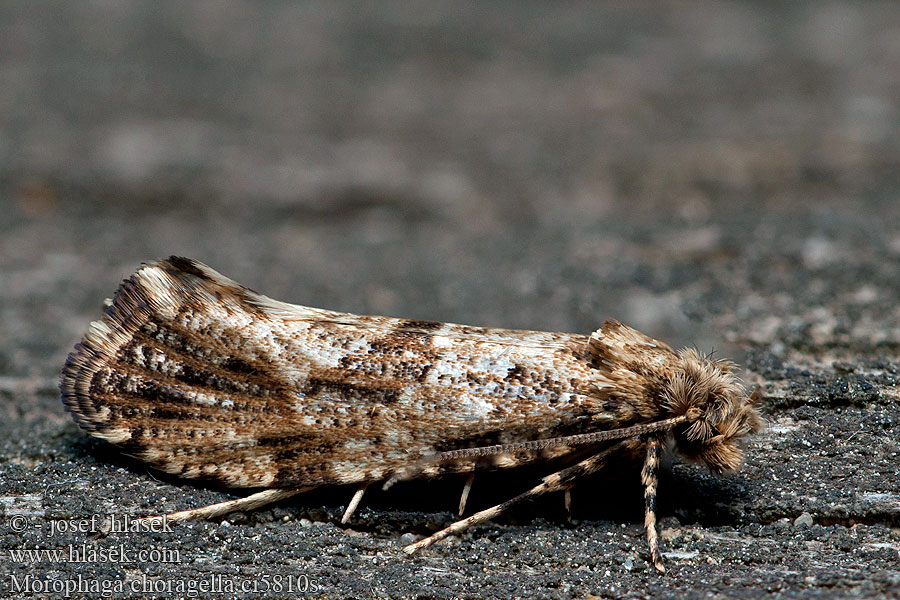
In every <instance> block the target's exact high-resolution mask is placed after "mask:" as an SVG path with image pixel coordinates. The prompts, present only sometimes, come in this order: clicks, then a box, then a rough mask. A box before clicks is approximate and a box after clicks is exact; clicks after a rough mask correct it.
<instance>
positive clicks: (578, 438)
mask: <svg viewBox="0 0 900 600" xmlns="http://www.w3.org/2000/svg"><path fill="white" fill-rule="evenodd" d="M698 413H699V410H697V409H693V408H692V409H689V410H688V412H687V413H685V414H683V415H679V416H677V417H672V418H669V419H663V420H661V421H654V422H652V423H641V424H640V425H633V426H631V427H622V428H620V429H609V430H605V431H592V432H590V433H579V434H575V435H565V436H561V437H553V438H547V439H543V440H528V441H525V442H513V443H511V444H497V445H494V446H480V447H477V448H461V449H459V450H447V451H446V452H441V453H439V454H435V455H433V456H429V457H426V460H428V461H429V462H432V461H434V462H444V461H450V460H456V459H459V458H470V457H474V456H492V455H495V454H509V453H511V452H520V451H522V450H526V451H536V450H544V449H546V448H555V447H557V446H580V445H583V444H595V443H597V442H608V441H610V440H621V439H625V438H631V437H638V436H640V435H646V434H648V433H656V432H659V431H665V430H667V429H672V428H673V427H675V426H676V425H680V424H682V423H686V422H688V421H693V420H695V419H696V418H697V416H698Z"/></svg>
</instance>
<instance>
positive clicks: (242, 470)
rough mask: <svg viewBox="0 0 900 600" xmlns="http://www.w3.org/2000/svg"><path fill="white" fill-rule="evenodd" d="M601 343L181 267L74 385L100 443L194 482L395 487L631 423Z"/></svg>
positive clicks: (115, 311) (111, 328)
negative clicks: (446, 468)
mask: <svg viewBox="0 0 900 600" xmlns="http://www.w3.org/2000/svg"><path fill="white" fill-rule="evenodd" d="M588 341H589V338H588V337H586V336H579V335H573V334H557V333H543V332H530V331H512V330H502V329H485V328H480V327H468V326H463V325H454V324H445V323H437V322H430V321H411V320H403V319H394V318H388V317H368V316H358V315H351V314H344V313H336V312H331V311H325V310H319V309H314V308H307V307H303V306H295V305H291V304H286V303H283V302H278V301H276V300H272V299H270V298H267V297H265V296H262V295H260V294H257V293H256V292H253V291H252V290H250V289H248V288H245V287H243V286H241V285H239V284H237V283H235V282H234V281H231V280H230V279H228V278H226V277H224V276H222V275H220V274H219V273H217V272H215V271H213V270H212V269H210V268H209V267H206V266H204V265H202V264H200V263H197V262H195V261H191V260H189V259H183V258H177V257H172V258H170V259H168V260H165V261H160V262H157V263H151V264H147V265H145V266H144V267H142V268H141V269H140V270H138V271H137V272H136V273H135V274H134V275H133V276H132V277H131V278H130V279H128V280H126V281H125V282H124V283H123V284H122V286H121V287H120V288H119V290H118V292H117V293H116V296H115V298H114V300H113V303H112V306H111V307H110V308H109V309H108V310H107V311H106V313H105V314H104V315H103V317H102V318H101V319H100V320H99V321H95V322H94V323H92V324H91V327H90V330H89V331H88V333H87V334H86V335H85V337H84V339H83V340H82V342H81V343H80V344H78V345H77V346H76V348H75V350H74V352H72V354H71V355H70V356H69V358H68V361H67V362H66V366H65V368H64V370H63V374H62V381H61V384H60V388H61V390H62V394H63V400H64V402H65V404H66V406H67V407H68V409H69V410H70V411H71V413H72V414H73V416H74V419H75V421H76V422H77V423H78V424H79V425H80V426H81V427H82V428H83V429H85V430H87V431H88V432H90V433H91V434H92V435H95V436H97V437H100V438H103V439H105V440H107V441H109V442H112V443H113V444H116V445H118V446H120V447H122V449H123V450H124V451H126V452H128V453H129V454H131V455H133V456H135V457H137V458H139V459H141V460H143V461H146V462H147V463H149V464H151V465H153V466H155V467H157V468H159V469H162V470H164V471H167V472H169V473H173V474H176V475H180V476H182V477H187V478H197V479H208V480H212V481H217V482H219V483H222V484H225V485H230V486H235V487H297V486H301V485H320V484H336V483H353V482H365V481H377V480H381V479H384V478H387V477H390V476H391V475H392V474H396V473H398V472H404V470H406V471H407V472H411V473H412V472H414V471H415V470H410V465H411V464H415V463H416V461H420V460H421V459H422V458H423V457H428V456H429V455H433V454H435V453H437V452H440V451H443V450H449V449H456V448H465V447H474V446H483V445H489V444H497V443H509V442H514V441H521V440H524V439H540V438H546V437H553V436H559V435H569V434H574V433H582V432H584V431H591V430H596V429H603V428H608V427H615V426H620V425H621V424H622V423H621V421H622V415H620V416H618V417H617V416H616V413H615V411H612V412H610V410H608V409H609V408H610V407H609V405H608V404H607V409H604V402H606V400H607V396H608V395H609V390H610V389H611V388H612V387H613V385H614V384H613V383H612V381H611V380H610V379H609V378H606V377H604V375H603V374H602V369H598V368H597V365H596V361H595V360H593V358H592V355H591V347H590V345H589V343H588ZM593 343H594V344H596V340H594V342H593ZM601 366H602V365H601ZM620 412H621V411H620ZM568 451H569V450H568V449H563V450H560V452H562V453H565V452H568ZM516 462H517V461H510V462H509V463H508V465H512V464H516ZM500 466H503V465H502V464H501V465H500Z"/></svg>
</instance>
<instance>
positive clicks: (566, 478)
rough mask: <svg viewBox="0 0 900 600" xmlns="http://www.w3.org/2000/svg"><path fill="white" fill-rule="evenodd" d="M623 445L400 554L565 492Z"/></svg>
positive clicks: (579, 463) (623, 443) (597, 467)
mask: <svg viewBox="0 0 900 600" xmlns="http://www.w3.org/2000/svg"><path fill="white" fill-rule="evenodd" d="M624 445H625V442H619V443H618V444H615V445H614V446H612V447H610V448H607V449H606V450H603V451H602V452H598V453H597V454H592V455H591V456H589V457H587V458H586V459H584V460H582V461H581V462H578V463H576V464H574V465H572V466H570V467H566V468H565V469H562V470H560V471H557V472H556V473H551V474H550V475H547V476H546V477H544V479H543V481H542V482H541V483H540V484H538V485H536V486H535V487H533V488H531V489H530V490H528V491H527V492H524V493H522V494H519V495H518V496H516V497H514V498H510V499H509V500H507V501H506V502H502V503H500V504H497V505H496V506H492V507H490V508H486V509H484V510H482V511H480V512H477V513H475V514H474V515H472V516H470V517H466V518H465V519H462V520H460V521H457V522H455V523H453V524H451V525H449V526H447V527H445V528H444V529H441V530H440V531H438V532H437V533H435V534H432V535H430V536H428V537H427V538H424V539H421V540H419V541H418V542H415V543H413V544H409V545H408V546H405V547H404V548H403V551H404V552H406V553H407V554H412V553H413V552H416V551H417V550H421V549H422V548H427V547H428V546H431V545H432V544H434V543H436V542H439V541H441V540H443V539H444V538H447V537H450V536H451V535H454V534H457V533H459V532H460V531H463V530H464V529H467V528H468V527H471V526H472V525H477V524H478V523H483V522H485V521H489V520H491V519H493V518H494V517H497V516H499V515H501V514H503V513H504V512H506V511H507V510H509V509H510V508H512V507H513V506H515V505H516V504H519V503H520V502H523V501H525V500H531V499H533V498H537V497H538V496H542V495H544V494H547V493H549V492H560V491H565V490H566V489H568V488H570V487H571V486H572V483H573V482H574V481H575V480H577V479H580V478H582V477H586V476H588V475H591V474H593V473H596V472H597V471H599V470H600V469H602V468H603V467H604V466H605V465H606V459H607V458H609V456H610V455H612V454H613V453H614V452H617V451H619V450H620V449H622V448H623V447H624Z"/></svg>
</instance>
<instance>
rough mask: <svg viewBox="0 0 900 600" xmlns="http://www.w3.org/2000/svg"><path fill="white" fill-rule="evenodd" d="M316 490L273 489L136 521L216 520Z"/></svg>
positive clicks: (309, 487)
mask: <svg viewBox="0 0 900 600" xmlns="http://www.w3.org/2000/svg"><path fill="white" fill-rule="evenodd" d="M315 488H316V486H307V487H302V488H273V489H269V490H263V491H261V492H257V493H255V494H251V495H249V496H247V497H245V498H237V499H236V500H228V501H226V502H219V503H218V504H210V505H209V506H201V507H200V508H192V509H190V510H182V511H179V512H173V513H170V514H168V515H156V516H153V517H142V518H140V519H135V520H136V521H158V520H163V519H165V520H166V521H189V520H200V519H215V518H216V517H221V516H224V515H227V514H228V513H233V512H235V511H239V510H254V509H257V508H260V507H262V506H265V505H267V504H271V503H273V502H278V501H279V500H284V499H285V498H290V497H291V496H296V495H297V494H302V493H303V492H308V491H310V490H313V489H315Z"/></svg>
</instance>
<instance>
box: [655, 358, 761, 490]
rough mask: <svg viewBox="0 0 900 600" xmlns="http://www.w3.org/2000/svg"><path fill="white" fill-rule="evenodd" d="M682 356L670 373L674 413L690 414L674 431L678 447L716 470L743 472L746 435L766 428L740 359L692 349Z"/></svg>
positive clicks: (668, 397) (668, 395) (668, 392)
mask: <svg viewBox="0 0 900 600" xmlns="http://www.w3.org/2000/svg"><path fill="white" fill-rule="evenodd" d="M678 356H679V358H680V361H679V362H680V364H679V368H676V369H674V372H673V373H671V374H670V377H669V378H668V381H667V385H666V393H665V402H666V404H667V408H668V409H669V411H671V414H672V415H673V416H679V415H686V416H687V417H688V421H687V422H685V423H682V424H680V425H678V426H676V427H675V428H674V429H673V435H674V438H675V445H676V447H677V449H678V450H679V452H681V453H682V454H683V455H684V456H686V457H687V458H689V459H691V460H695V461H697V462H700V463H703V464H705V465H706V466H707V467H709V469H710V470H711V471H713V472H715V473H727V472H731V471H735V470H737V469H738V468H739V467H740V466H741V462H742V460H743V455H744V451H743V447H742V442H743V438H744V437H745V436H747V435H749V434H751V433H755V432H757V431H759V429H760V428H761V427H762V419H761V418H760V416H759V413H758V412H757V410H756V408H755V407H754V405H753V404H754V400H753V399H752V398H750V397H749V396H748V395H747V392H746V390H745V389H744V386H743V385H741V383H740V381H739V380H738V379H737V377H735V375H734V372H733V371H734V367H735V365H734V363H732V362H730V361H728V360H713V359H711V358H709V357H707V356H703V355H702V354H700V353H699V352H697V351H696V350H694V349H690V348H686V349H683V350H681V351H680V352H678Z"/></svg>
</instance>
